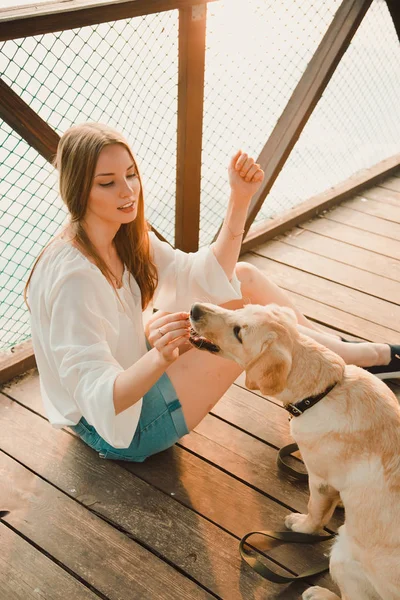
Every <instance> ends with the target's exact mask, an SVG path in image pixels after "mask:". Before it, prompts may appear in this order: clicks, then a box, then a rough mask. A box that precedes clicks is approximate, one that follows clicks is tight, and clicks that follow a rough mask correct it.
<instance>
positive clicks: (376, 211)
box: [346, 197, 400, 223]
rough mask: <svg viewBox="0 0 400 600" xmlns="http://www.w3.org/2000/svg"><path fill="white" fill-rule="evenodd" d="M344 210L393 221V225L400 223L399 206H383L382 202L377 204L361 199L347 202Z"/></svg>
mask: <svg viewBox="0 0 400 600" xmlns="http://www.w3.org/2000/svg"><path fill="white" fill-rule="evenodd" d="M346 208H350V209H351V210H356V211H359V212H363V213H366V214H367V215H372V216H373V217H378V218H379V219H385V220H386V221H393V223H400V206H393V205H392V204H385V203H384V202H377V201H376V200H369V199H368V198H366V197H363V198H353V199H352V200H348V201H347V202H346Z"/></svg>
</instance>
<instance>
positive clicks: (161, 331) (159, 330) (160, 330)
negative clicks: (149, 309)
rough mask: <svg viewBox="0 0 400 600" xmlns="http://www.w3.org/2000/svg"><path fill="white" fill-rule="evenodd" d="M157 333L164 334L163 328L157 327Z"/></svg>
mask: <svg viewBox="0 0 400 600" xmlns="http://www.w3.org/2000/svg"><path fill="white" fill-rule="evenodd" d="M158 333H159V334H160V336H161V337H162V336H163V335H164V332H163V330H162V329H161V327H160V328H159V329H158Z"/></svg>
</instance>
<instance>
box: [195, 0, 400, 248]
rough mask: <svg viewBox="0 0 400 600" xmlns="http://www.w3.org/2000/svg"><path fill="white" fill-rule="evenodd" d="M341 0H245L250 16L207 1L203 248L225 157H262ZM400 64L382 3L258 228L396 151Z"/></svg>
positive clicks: (222, 201)
mask: <svg viewBox="0 0 400 600" xmlns="http://www.w3.org/2000/svg"><path fill="white" fill-rule="evenodd" d="M340 3H341V2H339V1H334V0H325V1H324V2H316V1H315V0H293V1H292V2H286V3H285V6H284V7H283V6H282V3H279V2H274V1H273V0H270V1H265V2H259V1H258V0H248V2H247V3H246V10H243V3H238V4H237V3H235V2H233V3H231V2H229V0H222V1H221V2H217V3H215V4H211V5H209V15H208V28H207V60H206V85H205V121H204V144H203V158H202V161H203V167H202V199H201V243H202V244H206V243H209V242H210V241H211V239H212V237H213V236H214V234H215V230H216V226H215V223H216V222H218V220H219V221H220V222H221V221H222V219H223V217H224V214H225V208H226V202H227V198H228V195H229V187H228V183H227V165H228V162H229V159H230V157H231V156H232V155H233V154H234V153H235V152H236V150H237V149H239V148H242V149H244V150H246V151H248V152H249V153H251V154H252V155H253V156H254V157H257V156H258V155H259V153H260V152H261V150H262V148H263V146H264V144H265V142H266V140H267V139H268V137H269V135H270V133H271V132H272V129H273V127H274V126H275V124H276V122H277V119H278V118H279V116H280V114H281V113H282V111H283V109H284V108H285V106H286V103H287V101H288V100H289V98H290V95H291V94H292V92H293V90H294V88H295V86H296V84H297V83H298V81H299V79H300V77H301V75H302V73H303V72H304V69H305V67H306V66H307V64H308V62H309V60H310V59H311V57H312V55H313V53H314V52H315V50H316V48H317V46H318V44H319V42H320V41H321V39H322V37H323V35H324V34H325V32H326V30H327V28H328V26H329V24H330V23H331V21H332V19H333V16H334V14H335V12H336V11H337V9H338V7H339V5H340ZM250 32H251V33H250ZM399 58H400V47H399V43H398V38H397V36H396V32H395V30H394V27H393V23H392V21H391V18H390V15H389V12H388V10H387V7H386V3H385V1H384V0H375V2H373V3H372V5H371V8H370V10H369V12H368V13H367V15H366V17H365V18H364V21H363V22H362V24H361V26H360V28H359V30H358V32H357V33H356V35H355V37H354V39H353V42H352V44H351V46H350V48H349V50H348V51H347V53H346V54H345V56H344V57H343V59H342V61H341V63H340V64H339V66H338V68H337V70H336V72H335V74H334V77H333V78H332V80H331V81H330V83H329V84H328V87H327V89H326V91H325V93H324V95H323V97H322V99H321V100H320V102H319V103H318V105H317V107H316V109H315V110H314V113H313V114H312V116H311V118H310V120H309V122H308V123H307V124H306V126H305V129H304V131H303V133H302V135H301V137H300V139H299V141H298V143H297V144H296V146H295V148H294V149H293V151H292V154H291V155H290V157H289V160H288V161H287V163H286V164H285V167H284V168H283V170H282V172H281V174H280V176H279V177H278V179H277V181H276V183H275V184H274V186H273V188H272V190H271V192H270V194H269V195H268V197H267V199H266V200H265V202H264V206H263V208H262V209H261V211H260V212H259V214H258V215H257V219H256V222H257V223H259V222H260V221H262V220H264V219H267V218H270V217H272V216H274V215H276V214H279V213H281V212H283V211H285V210H288V209H289V208H291V207H292V206H295V205H297V204H299V203H300V202H301V201H303V200H306V199H308V198H309V197H311V196H313V195H314V194H317V193H319V192H322V191H324V190H326V189H328V188H329V187H330V186H332V185H334V184H336V183H338V182H340V181H343V180H345V179H346V178H347V177H349V176H350V175H352V174H353V173H355V172H356V171H358V170H360V169H362V168H367V167H370V166H371V165H373V164H376V163H377V162H379V161H380V160H382V159H384V158H387V157H389V156H391V155H392V154H395V153H397V152H399V150H400V135H399V134H400V120H399V119H398V118H397V114H398V105H399V102H400V60H399ZM216 115H218V116H217V117H216Z"/></svg>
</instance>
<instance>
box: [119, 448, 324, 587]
mask: <svg viewBox="0 0 400 600" xmlns="http://www.w3.org/2000/svg"><path fill="white" fill-rule="evenodd" d="M216 450H217V449H216ZM172 453H173V454H174V455H175V454H178V453H180V454H179V456H180V461H179V465H180V472H179V475H178V476H177V475H175V477H174V476H173V475H172V478H171V469H170V466H169V464H170V456H169V454H168V453H166V452H164V453H161V454H159V455H158V456H154V457H151V458H149V459H148V460H147V461H146V462H145V463H129V464H126V465H125V466H126V468H127V469H128V470H129V471H131V472H133V473H135V474H136V475H138V476H140V477H141V478H142V479H144V480H145V481H147V482H149V483H152V484H153V485H154V486H156V487H157V488H159V489H162V490H163V491H164V492H166V493H167V494H171V493H173V494H174V498H175V499H176V500H178V501H179V502H182V503H184V504H186V505H188V506H191V507H192V508H193V510H195V511H196V512H198V513H199V514H202V515H206V516H207V517H208V518H211V520H212V521H214V522H217V523H218V524H219V525H220V526H221V527H224V528H225V529H226V530H228V531H231V532H233V533H234V534H235V535H237V536H238V537H239V538H240V537H242V536H243V535H245V534H246V533H248V532H249V531H255V530H259V531H260V530H261V531H263V530H265V529H270V530H271V529H272V530H282V529H284V527H283V522H284V518H285V516H286V515H287V514H288V510H287V508H285V507H283V506H281V505H279V504H276V503H274V502H273V501H272V500H270V498H268V497H267V496H265V495H262V494H260V493H258V492H257V491H256V490H253V489H252V488H251V487H249V486H246V485H244V484H243V483H241V482H240V481H238V480H237V479H235V478H233V477H231V476H229V475H228V474H226V473H224V472H223V471H221V470H219V469H215V468H213V467H212V466H211V465H210V464H208V463H207V462H205V461H204V460H201V459H200V458H198V457H197V456H195V455H193V454H191V453H190V452H184V451H182V449H180V448H178V447H176V448H174V449H173V450H172ZM303 487H305V488H306V487H307V486H306V485H305V484H304V485H303ZM171 490H173V491H172V492H171ZM272 491H273V490H270V493H271V492H272ZM324 546H325V549H324ZM324 546H320V545H319V546H318V547H316V548H315V547H304V548H303V547H302V548H301V552H300V551H299V548H298V546H297V547H296V546H295V545H294V546H293V545H288V546H285V547H283V548H278V549H274V550H273V551H269V552H268V553H267V554H268V555H269V556H272V557H273V558H274V559H275V560H277V561H278V562H279V563H280V564H286V565H290V566H291V568H292V569H293V570H294V571H295V572H296V573H299V572H301V571H303V570H305V569H307V568H309V567H310V566H311V565H313V564H314V565H315V564H317V562H319V561H320V560H321V557H322V553H323V552H324V551H326V549H327V548H329V544H327V545H325V544H324ZM323 580H324V583H325V584H327V585H328V587H330V589H332V582H331V581H329V577H328V576H326V577H324V578H323ZM318 583H319V585H322V581H321V579H320V580H319V582H318Z"/></svg>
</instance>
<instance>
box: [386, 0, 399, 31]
mask: <svg viewBox="0 0 400 600" xmlns="http://www.w3.org/2000/svg"><path fill="white" fill-rule="evenodd" d="M386 4H387V7H388V9H389V12H390V16H391V17H392V20H393V25H394V27H395V29H396V32H397V37H398V38H399V40H400V3H399V0H386Z"/></svg>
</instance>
